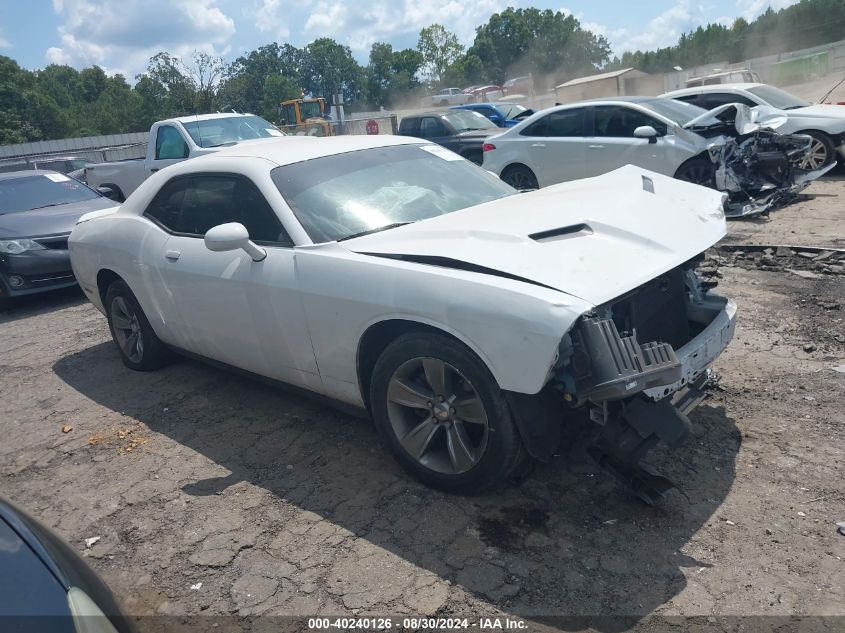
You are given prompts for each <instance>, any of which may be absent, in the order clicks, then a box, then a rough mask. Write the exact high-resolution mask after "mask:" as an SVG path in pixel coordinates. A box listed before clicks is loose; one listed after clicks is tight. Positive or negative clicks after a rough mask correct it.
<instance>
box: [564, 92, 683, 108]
mask: <svg viewBox="0 0 845 633" xmlns="http://www.w3.org/2000/svg"><path fill="white" fill-rule="evenodd" d="M663 99H666V97H646V96H642V95H632V96H627V97H624V96H623V97H596V98H595V99H584V100H583V101H573V102H572V103H562V104H561V105H560V106H557V107H559V108H570V107H573V106H584V105H595V104H598V103H650V102H652V101H658V100H663Z"/></svg>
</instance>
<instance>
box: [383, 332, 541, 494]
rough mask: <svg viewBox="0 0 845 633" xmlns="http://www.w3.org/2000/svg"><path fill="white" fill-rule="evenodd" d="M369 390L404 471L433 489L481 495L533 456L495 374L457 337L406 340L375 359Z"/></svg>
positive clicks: (414, 336) (422, 334)
mask: <svg viewBox="0 0 845 633" xmlns="http://www.w3.org/2000/svg"><path fill="white" fill-rule="evenodd" d="M370 385H371V387H370V403H371V411H372V414H373V419H374V420H375V423H376V427H377V428H378V430H379V432H380V433H381V435H382V437H383V438H384V440H385V442H386V443H387V445H388V447H389V448H390V450H391V452H392V453H393V455H394V456H395V457H396V459H397V461H398V462H399V463H400V464H401V465H402V467H403V468H405V470H407V471H408V472H409V473H411V474H412V475H414V476H415V477H416V478H417V479H419V480H420V481H422V482H423V483H425V484H427V485H429V486H432V487H434V488H439V489H441V490H445V491H448V492H454V493H462V494H470V493H478V492H481V491H483V490H486V489H489V488H494V487H496V486H499V485H502V484H503V483H505V482H506V481H507V480H508V478H509V477H510V476H511V475H514V474H518V473H519V471H520V467H521V466H522V464H523V463H524V461H525V459H527V457H526V453H525V452H524V451H523V450H522V442H521V440H520V437H519V432H518V431H517V429H516V425H515V424H514V421H513V418H512V417H511V412H510V408H509V407H508V404H507V401H506V400H505V396H504V394H503V393H502V391H501V389H500V388H499V385H498V384H497V383H496V380H495V379H494V378H493V375H492V374H491V373H490V370H489V369H487V367H486V365H485V364H484V363H483V362H482V361H481V359H480V358H478V356H477V355H476V354H474V353H473V352H472V351H471V350H469V349H468V348H467V347H466V346H464V345H462V344H461V343H459V342H457V341H455V340H454V339H451V338H449V337H446V336H443V335H440V334H436V333H429V332H414V333H409V334H404V335H402V336H400V337H399V338H397V339H396V340H394V341H393V342H392V343H390V345H388V346H387V347H386V348H385V350H384V352H382V354H381V356H380V357H379V359H378V361H376V364H375V367H374V369H373V374H372V380H371V381H370ZM432 385H434V386H432ZM438 391H440V392H442V393H437V392H438ZM429 398H430V399H429ZM461 403H462V404H461ZM452 405H454V406H452Z"/></svg>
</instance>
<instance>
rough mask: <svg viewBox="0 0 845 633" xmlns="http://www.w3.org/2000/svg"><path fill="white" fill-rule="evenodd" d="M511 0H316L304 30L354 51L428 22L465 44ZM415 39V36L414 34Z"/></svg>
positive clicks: (413, 32) (416, 29)
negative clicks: (445, 29) (442, 27)
mask: <svg viewBox="0 0 845 633" xmlns="http://www.w3.org/2000/svg"><path fill="white" fill-rule="evenodd" d="M509 4H511V5H512V4H514V3H513V1H512V0H511V1H510V2H508V0H476V2H465V1H463V0H426V1H425V2H419V1H418V0H392V1H391V0H370V1H369V2H367V3H366V4H363V3H362V4H360V5H359V4H358V3H353V2H346V3H343V2H337V1H336V0H334V1H331V2H328V1H325V0H321V1H320V2H317V4H316V6H315V7H314V9H313V10H312V11H311V14H310V15H309V16H308V18H307V19H306V20H305V27H304V30H305V33H306V34H308V35H309V36H312V37H334V38H335V39H337V40H338V41H340V42H341V43H342V44H346V45H347V46H349V47H350V48H351V49H352V50H353V51H354V52H359V53H360V52H366V51H368V50H369V48H370V47H371V46H372V44H373V42H377V41H385V40H387V41H392V40H395V39H396V38H397V37H400V36H403V35H405V36H408V35H412V36H416V35H417V34H418V33H419V31H420V29H422V28H424V27H426V26H429V25H430V24H434V23H438V24H442V25H444V26H445V27H446V28H447V29H448V30H449V31H451V32H453V33H455V34H456V35H457V36H458V39H459V40H460V41H461V43H463V44H464V45H469V44H471V43H472V40H473V38H474V37H475V27H477V26H478V25H480V24H483V23H484V22H486V21H487V19H488V18H489V17H490V15H492V14H493V13H496V12H498V11H503V10H504V9H505V8H506V7H507V6H508V5H509ZM414 39H416V38H415V37H414Z"/></svg>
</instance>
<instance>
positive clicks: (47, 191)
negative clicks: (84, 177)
mask: <svg viewBox="0 0 845 633" xmlns="http://www.w3.org/2000/svg"><path fill="white" fill-rule="evenodd" d="M99 197H101V196H100V194H98V193H97V192H96V191H94V190H93V189H89V188H88V187H86V186H85V185H83V184H82V183H81V182H79V181H78V180H74V179H73V178H68V177H67V176H65V175H63V174H34V175H32V176H21V177H20V178H9V179H0V215H5V214H7V213H18V212H20V211H31V210H32V209H41V208H43V207H55V206H58V205H60V204H71V203H73V202H84V201H85V200H93V199H94V198H99Z"/></svg>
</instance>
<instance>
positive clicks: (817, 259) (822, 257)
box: [813, 251, 836, 262]
mask: <svg viewBox="0 0 845 633" xmlns="http://www.w3.org/2000/svg"><path fill="white" fill-rule="evenodd" d="M835 253H836V251H822V252H821V253H819V254H818V255H816V256H815V257H813V261H814V262H823V261H824V260H826V259H830V258H831V257H833V255H834V254H835Z"/></svg>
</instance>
